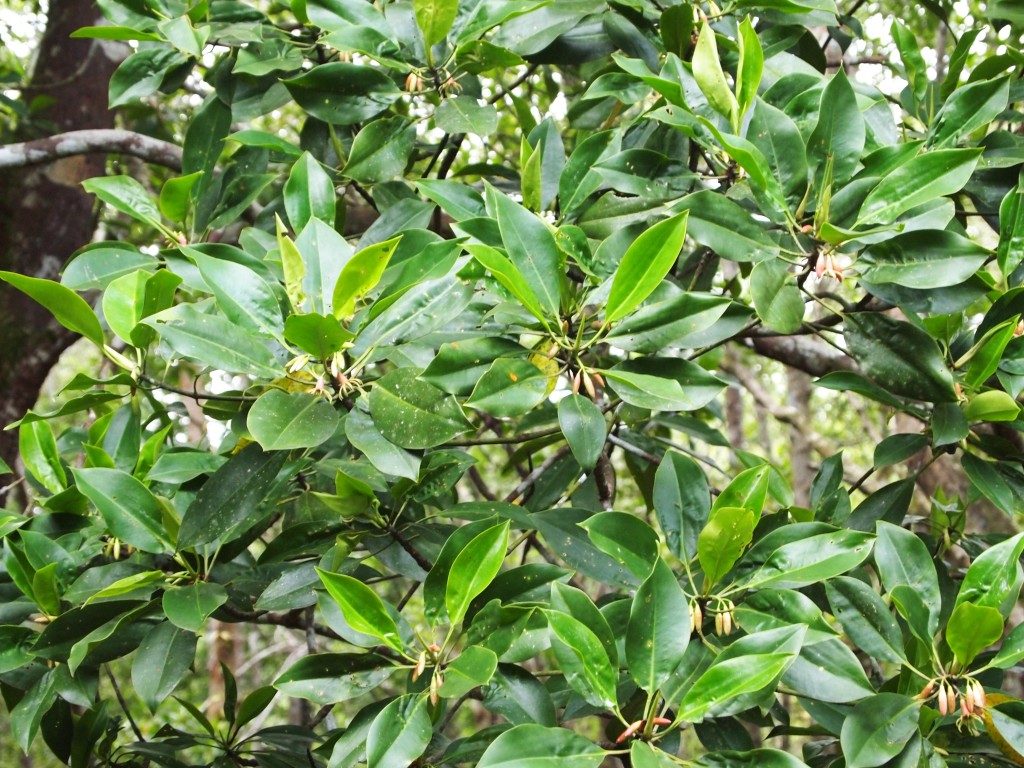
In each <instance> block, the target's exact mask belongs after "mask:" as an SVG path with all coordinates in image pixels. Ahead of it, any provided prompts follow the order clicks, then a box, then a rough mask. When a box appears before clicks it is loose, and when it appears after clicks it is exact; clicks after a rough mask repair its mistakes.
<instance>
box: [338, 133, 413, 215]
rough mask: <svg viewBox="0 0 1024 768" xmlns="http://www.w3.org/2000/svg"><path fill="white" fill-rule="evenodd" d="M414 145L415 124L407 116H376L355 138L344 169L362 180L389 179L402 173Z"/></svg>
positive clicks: (366, 182) (379, 180) (347, 174)
mask: <svg viewBox="0 0 1024 768" xmlns="http://www.w3.org/2000/svg"><path fill="white" fill-rule="evenodd" d="M415 146H416V126H415V125H414V124H412V123H410V122H409V121H408V120H406V119H405V118H398V117H396V118H383V119H380V120H374V121H373V122H372V123H368V124H367V125H365V126H363V128H362V130H360V131H359V133H357V134H356V137H355V139H353V140H352V149H351V151H350V152H349V155H348V162H347V163H346V164H345V167H344V169H343V170H342V172H343V173H344V175H345V176H347V177H348V178H350V179H355V180H356V181H358V182H360V183H362V184H377V183H379V182H382V181H388V180H389V179H393V178H395V177H396V176H401V175H402V173H403V172H404V171H405V167H406V165H408V164H409V157H410V155H412V151H413V149H414V148H415ZM328 221H329V220H328Z"/></svg>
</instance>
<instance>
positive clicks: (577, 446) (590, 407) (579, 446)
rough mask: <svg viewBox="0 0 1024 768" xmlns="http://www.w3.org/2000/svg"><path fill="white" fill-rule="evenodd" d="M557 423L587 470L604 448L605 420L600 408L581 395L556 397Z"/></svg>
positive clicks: (578, 459) (591, 466) (573, 453)
mask: <svg viewBox="0 0 1024 768" xmlns="http://www.w3.org/2000/svg"><path fill="white" fill-rule="evenodd" d="M558 426H559V428H560V429H561V430H562V434H563V435H565V439H566V441H567V442H568V443H569V448H570V449H571V450H572V455H573V456H575V457H576V461H577V462H579V465H580V467H582V468H583V469H584V470H587V471H590V470H591V469H593V468H594V465H595V464H597V460H598V459H599V458H600V457H601V453H602V451H603V450H604V442H605V429H606V425H605V421H604V414H602V413H601V409H600V408H598V407H597V406H596V405H594V402H593V401H592V400H590V399H588V398H586V397H583V396H582V395H569V396H568V397H564V398H562V399H561V400H559V401H558Z"/></svg>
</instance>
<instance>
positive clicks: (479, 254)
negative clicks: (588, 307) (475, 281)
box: [466, 245, 547, 325]
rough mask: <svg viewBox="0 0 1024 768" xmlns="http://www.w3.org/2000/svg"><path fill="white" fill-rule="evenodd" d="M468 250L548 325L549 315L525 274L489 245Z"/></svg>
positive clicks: (468, 246)
mask: <svg viewBox="0 0 1024 768" xmlns="http://www.w3.org/2000/svg"><path fill="white" fill-rule="evenodd" d="M466 250H467V251H468V252H469V253H470V255H472V256H473V258H474V259H476V260H477V261H479V262H480V264H482V265H483V267H484V269H486V270H487V271H488V272H490V273H491V274H492V275H494V277H495V279H496V280H497V281H498V282H499V283H501V284H502V285H503V286H504V287H505V290H507V291H508V292H509V293H511V294H512V295H513V296H514V297H515V298H516V299H517V300H518V301H519V303H520V304H522V305H523V306H524V307H525V308H526V310H527V311H528V312H529V313H530V314H531V315H533V316H534V317H536V318H537V319H538V320H540V321H541V322H542V323H544V324H545V325H546V324H547V323H546V319H547V315H545V312H544V309H543V308H542V307H541V305H540V300H539V299H538V298H537V295H536V294H535V293H534V292H533V289H532V288H531V287H530V286H529V284H528V283H527V282H526V278H525V277H523V273H522V272H520V271H519V269H518V268H517V267H516V265H515V264H513V263H512V262H511V261H510V260H509V259H507V258H506V257H505V255H504V254H503V253H502V252H501V251H499V250H498V249H497V248H491V247H490V246H487V245H467V246H466Z"/></svg>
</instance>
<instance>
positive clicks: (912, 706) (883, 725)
mask: <svg viewBox="0 0 1024 768" xmlns="http://www.w3.org/2000/svg"><path fill="white" fill-rule="evenodd" d="M920 707H921V702H919V701H916V700H915V699H912V698H911V697H909V696H902V695H900V694H897V693H879V694H877V695H875V696H871V697H870V698H867V699H864V700H863V701H861V702H860V703H859V704H858V705H857V706H856V707H854V708H853V712H851V713H850V714H849V715H848V716H847V718H846V720H844V721H843V729H842V733H841V734H840V743H841V744H842V747H843V754H844V755H845V756H846V765H847V767H848V768H874V767H875V766H879V765H883V764H884V763H887V762H888V761H889V760H891V759H892V758H894V757H895V756H896V755H898V754H899V753H900V752H901V751H902V750H903V746H904V745H905V744H906V743H907V742H908V741H910V737H911V736H913V735H914V734H915V733H917V720H918V713H919V710H920Z"/></svg>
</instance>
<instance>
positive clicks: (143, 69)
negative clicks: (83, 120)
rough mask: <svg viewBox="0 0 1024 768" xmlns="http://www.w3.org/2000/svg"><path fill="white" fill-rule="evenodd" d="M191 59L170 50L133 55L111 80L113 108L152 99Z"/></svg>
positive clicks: (147, 50) (140, 52)
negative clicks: (147, 98) (148, 97)
mask: <svg viewBox="0 0 1024 768" xmlns="http://www.w3.org/2000/svg"><path fill="white" fill-rule="evenodd" d="M186 62H187V59H186V58H185V56H183V55H182V54H180V53H178V52H177V51H174V50H170V49H167V48H154V47H151V48H145V49H143V50H141V51H138V52H136V53H133V54H131V55H130V56H128V58H126V59H125V60H124V61H122V62H121V64H120V66H119V67H118V68H117V70H116V71H115V72H114V74H113V76H112V77H111V78H110V89H109V90H110V107H111V108H114V107H119V106H123V105H125V104H131V103H132V102H135V101H138V100H139V99H143V98H145V97H147V96H152V95H153V94H154V93H156V92H157V90H158V89H159V88H160V86H161V84H162V83H163V82H164V78H166V77H167V76H168V74H169V73H170V72H171V71H172V70H174V69H176V68H177V67H180V66H181V65H182V64H185V63H186Z"/></svg>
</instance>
